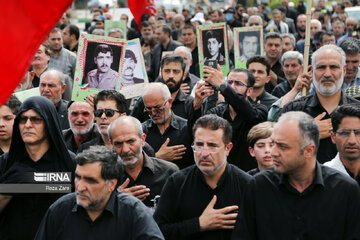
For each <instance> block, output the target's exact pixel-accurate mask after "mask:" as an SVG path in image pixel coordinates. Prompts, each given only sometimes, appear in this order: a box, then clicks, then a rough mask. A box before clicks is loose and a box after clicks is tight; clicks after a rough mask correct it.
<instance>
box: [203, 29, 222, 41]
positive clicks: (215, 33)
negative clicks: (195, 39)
mask: <svg viewBox="0 0 360 240" xmlns="http://www.w3.org/2000/svg"><path fill="white" fill-rule="evenodd" d="M210 38H215V39H216V41H218V43H221V42H222V39H221V36H220V35H219V34H218V31H216V30H207V31H206V32H205V36H204V40H205V43H207V42H208V41H209V39H210Z"/></svg>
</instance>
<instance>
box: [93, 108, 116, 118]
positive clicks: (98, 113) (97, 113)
mask: <svg viewBox="0 0 360 240" xmlns="http://www.w3.org/2000/svg"><path fill="white" fill-rule="evenodd" d="M104 112H105V116H106V117H112V116H114V114H115V112H118V113H120V112H119V111H118V110H113V109H96V110H95V111H94V115H95V117H101V116H102V115H103V113H104Z"/></svg>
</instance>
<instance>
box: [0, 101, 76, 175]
mask: <svg viewBox="0 0 360 240" xmlns="http://www.w3.org/2000/svg"><path fill="white" fill-rule="evenodd" d="M28 110H34V111H35V112H37V113H38V114H40V115H41V117H42V118H43V119H44V122H45V127H46V129H47V131H48V137H49V143H50V147H51V148H52V149H53V150H54V151H55V152H56V156H57V157H56V159H54V167H55V169H54V170H56V171H61V172H67V171H68V172H74V170H75V163H74V161H73V160H72V158H71V157H70V154H69V152H68V150H67V148H66V145H65V141H64V138H63V135H62V132H61V129H60V123H59V119H58V114H57V112H56V109H55V106H54V104H53V103H52V102H51V101H50V100H48V99H47V98H45V97H39V96H36V97H30V98H28V99H27V100H26V101H24V102H23V103H22V104H21V106H20V109H19V112H18V113H17V115H16V118H15V120H14V126H13V135H12V139H11V145H10V149H9V153H8V159H7V164H6V167H5V171H6V170H7V169H9V168H10V167H11V166H12V165H13V163H14V162H15V161H16V159H19V158H21V157H22V156H23V154H24V151H25V144H24V141H23V140H22V138H21V135H20V130H19V118H20V115H21V114H22V113H23V112H25V111H28Z"/></svg>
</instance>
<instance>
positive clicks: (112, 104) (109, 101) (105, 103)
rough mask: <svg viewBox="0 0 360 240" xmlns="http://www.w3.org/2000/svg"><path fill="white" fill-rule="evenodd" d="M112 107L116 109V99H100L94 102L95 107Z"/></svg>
mask: <svg viewBox="0 0 360 240" xmlns="http://www.w3.org/2000/svg"><path fill="white" fill-rule="evenodd" d="M104 107H106V108H113V109H115V110H116V101H115V100H112V99H106V100H100V101H98V102H97V104H96V108H97V109H99V108H104Z"/></svg>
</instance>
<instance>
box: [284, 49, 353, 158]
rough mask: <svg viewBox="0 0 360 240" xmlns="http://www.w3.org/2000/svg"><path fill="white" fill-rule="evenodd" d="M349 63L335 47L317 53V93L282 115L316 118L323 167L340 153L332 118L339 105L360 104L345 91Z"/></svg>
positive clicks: (288, 107) (287, 107)
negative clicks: (295, 113) (296, 113)
mask: <svg viewBox="0 0 360 240" xmlns="http://www.w3.org/2000/svg"><path fill="white" fill-rule="evenodd" d="M345 59H346V56H345V53H344V51H343V50H342V49H341V48H339V47H337V46H335V45H331V44H329V45H325V46H322V47H321V48H319V49H318V50H317V51H316V52H315V53H313V57H312V64H311V65H312V66H313V83H314V86H315V88H316V89H315V93H314V94H312V95H308V96H305V97H302V98H299V99H296V100H294V101H292V102H290V103H288V104H286V105H285V106H284V108H283V109H282V113H285V112H289V111H303V112H306V113H308V114H309V115H311V116H312V117H313V118H315V120H316V121H317V123H318V125H319V128H320V146H319V149H318V151H317V156H318V157H317V160H318V161H319V162H320V163H324V162H327V161H330V160H331V159H333V158H334V157H335V155H336V153H337V150H336V146H335V144H333V143H332V141H331V138H330V133H331V130H332V125H331V119H330V114H331V113H332V112H333V111H334V110H335V108H336V107H337V106H339V105H343V104H347V103H360V102H359V101H357V100H355V99H353V98H351V97H348V96H346V95H345V94H344V93H343V92H342V91H341V86H342V84H343V81H344V75H345V69H346V66H345Z"/></svg>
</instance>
